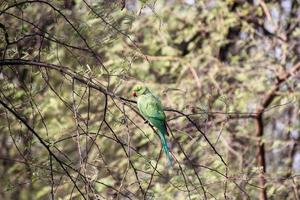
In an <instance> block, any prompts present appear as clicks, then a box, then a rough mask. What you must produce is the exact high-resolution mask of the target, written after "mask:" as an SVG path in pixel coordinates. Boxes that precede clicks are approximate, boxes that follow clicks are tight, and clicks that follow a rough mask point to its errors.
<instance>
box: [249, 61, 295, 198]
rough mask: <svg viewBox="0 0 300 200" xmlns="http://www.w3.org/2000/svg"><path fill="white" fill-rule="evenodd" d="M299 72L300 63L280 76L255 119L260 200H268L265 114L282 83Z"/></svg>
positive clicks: (259, 108)
mask: <svg viewBox="0 0 300 200" xmlns="http://www.w3.org/2000/svg"><path fill="white" fill-rule="evenodd" d="M298 71H300V62H298V63H297V64H296V65H294V67H293V68H292V69H291V70H290V71H288V72H283V73H281V74H279V75H278V77H277V80H278V81H277V83H276V84H275V85H274V86H273V87H272V88H271V89H270V90H269V92H268V93H267V94H266V95H265V96H264V98H263V100H262V102H261V104H260V105H259V107H258V108H257V110H256V117H255V129H256V131H255V136H256V137H257V139H258V141H257V153H256V159H257V162H258V166H259V167H261V169H262V170H261V172H260V175H259V186H260V188H261V191H260V195H259V199H260V200H267V199H268V197H267V189H266V187H265V185H266V182H267V181H266V178H265V173H266V159H265V145H264V142H263V141H262V138H263V135H264V119H263V113H264V111H265V110H266V109H267V108H268V106H269V105H270V104H271V103H272V102H273V100H274V99H275V97H276V96H277V94H276V93H277V91H278V90H279V89H280V86H281V84H282V83H284V82H285V81H287V80H288V79H289V78H290V77H291V76H293V75H295V74H296V73H297V72H298Z"/></svg>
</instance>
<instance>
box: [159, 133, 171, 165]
mask: <svg viewBox="0 0 300 200" xmlns="http://www.w3.org/2000/svg"><path fill="white" fill-rule="evenodd" d="M158 133H159V136H160V140H161V144H162V147H163V150H164V152H165V153H166V156H167V157H168V163H169V166H170V167H171V166H172V165H173V161H174V160H173V157H172V155H171V151H170V149H169V147H168V143H167V139H166V135H165V134H164V133H161V131H158Z"/></svg>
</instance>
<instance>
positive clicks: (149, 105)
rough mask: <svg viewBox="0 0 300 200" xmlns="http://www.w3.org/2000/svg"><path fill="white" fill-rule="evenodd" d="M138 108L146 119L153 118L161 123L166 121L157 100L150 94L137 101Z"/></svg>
mask: <svg viewBox="0 0 300 200" xmlns="http://www.w3.org/2000/svg"><path fill="white" fill-rule="evenodd" d="M138 107H139V110H140V111H141V113H142V114H143V115H144V116H145V117H146V118H154V119H158V120H161V121H165V120H166V115H165V113H164V110H163V107H162V105H161V103H160V101H159V99H158V98H156V97H155V96H153V95H151V94H149V95H143V97H141V99H140V101H139V105H138Z"/></svg>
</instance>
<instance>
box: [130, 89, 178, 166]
mask: <svg viewBox="0 0 300 200" xmlns="http://www.w3.org/2000/svg"><path fill="white" fill-rule="evenodd" d="M132 95H133V96H134V97H137V106H138V109H139V111H140V113H141V114H142V115H143V116H144V117H145V118H146V119H147V120H148V121H149V122H150V123H151V124H152V125H153V126H154V127H155V128H157V130H158V134H159V137H160V140H161V144H162V147H163V150H164V152H165V153H166V155H167V157H168V162H169V165H170V166H171V165H172V164H173V157H172V155H171V152H170V149H169V147H168V143H167V139H166V135H169V134H168V131H167V124H166V115H165V113H164V110H163V106H162V104H161V102H160V100H159V99H158V98H157V97H156V96H154V95H153V94H152V93H151V92H150V90H149V89H148V88H147V87H145V86H141V85H136V86H135V87H134V88H133V94H132Z"/></svg>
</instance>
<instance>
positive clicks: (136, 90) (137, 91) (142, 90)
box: [132, 85, 149, 97]
mask: <svg viewBox="0 0 300 200" xmlns="http://www.w3.org/2000/svg"><path fill="white" fill-rule="evenodd" d="M148 92H149V89H148V88H147V87H146V86H142V85H136V86H134V87H133V93H132V96H134V97H138V96H141V95H143V94H147V93H148Z"/></svg>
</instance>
